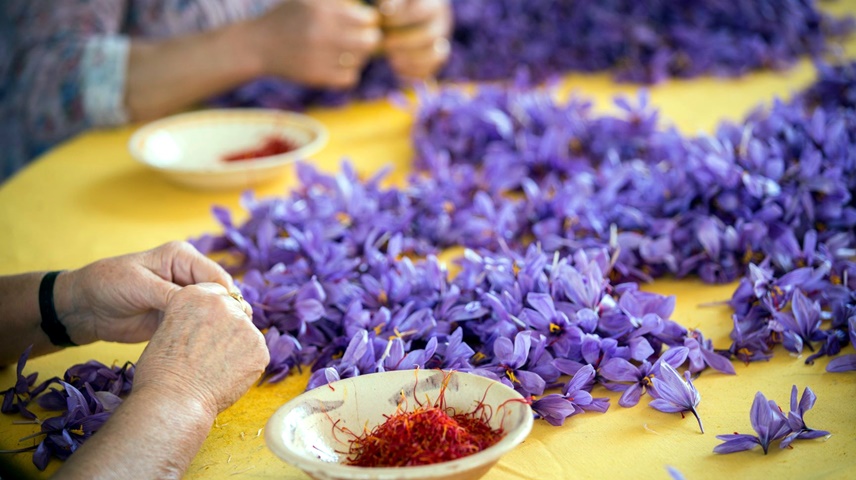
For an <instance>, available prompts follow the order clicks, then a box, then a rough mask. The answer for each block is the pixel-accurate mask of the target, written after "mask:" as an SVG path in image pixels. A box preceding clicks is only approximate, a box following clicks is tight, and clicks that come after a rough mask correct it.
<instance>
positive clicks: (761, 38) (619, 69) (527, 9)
mask: <svg viewBox="0 0 856 480" xmlns="http://www.w3.org/2000/svg"><path fill="white" fill-rule="evenodd" d="M452 8H453V14H454V19H455V26H454V30H453V33H452V42H451V43H452V50H451V57H450V59H449V62H448V64H447V66H446V67H445V69H444V70H443V71H442V72H441V74H440V78H441V79H444V80H453V81H467V80H470V81H473V80H499V79H506V78H510V77H512V76H513V75H514V74H515V72H517V71H518V69H519V68H524V69H527V70H528V71H529V72H530V73H531V74H532V75H533V78H535V79H537V80H539V81H540V80H545V79H547V78H549V77H551V76H553V75H556V74H560V73H565V72H569V71H583V72H594V71H604V70H611V71H612V72H614V73H615V77H616V78H617V79H619V80H625V81H633V82H641V83H656V82H659V81H661V80H664V79H665V78H669V77H678V78H687V77H696V76H699V75H722V76H737V75H742V74H745V73H746V72H749V71H752V70H757V69H762V68H773V69H781V68H785V67H787V66H790V65H791V64H792V63H793V62H794V61H795V60H796V59H797V58H798V57H800V56H803V55H812V56H816V55H820V54H822V53H824V52H825V51H826V50H827V47H826V40H827V38H828V37H832V36H840V35H844V34H846V33H848V32H849V31H850V30H851V29H852V19H844V20H836V19H833V18H830V17H828V16H826V15H824V14H822V13H821V12H820V11H819V10H818V9H817V7H816V5H815V2H814V1H811V0H787V1H778V2H770V1H758V2H743V1H739V0H728V1H721V0H703V1H701V0H700V1H683V2H678V3H675V2H661V1H656V0H605V1H599V2H574V1H568V0H566V1H556V0H493V1H490V2H485V1H481V0H456V1H454V2H452ZM398 87H399V85H398V83H397V81H396V79H395V76H394V74H393V73H392V70H391V69H390V67H389V65H388V64H387V63H386V62H385V61H383V60H376V61H373V62H372V63H370V64H369V65H368V67H367V68H366V69H365V70H364V72H363V75H362V78H361V81H360V83H359V85H358V87H357V88H356V89H354V90H353V91H345V92H342V91H332V90H324V89H311V88H304V87H301V86H299V85H296V84H293V83H287V82H283V81H280V80H276V79H264V80H259V81H256V82H252V83H250V84H247V85H245V86H243V87H241V88H238V89H236V90H235V91H233V92H231V93H230V94H228V95H225V96H223V97H220V98H219V99H217V100H215V103H218V104H221V105H227V106H248V105H251V106H264V107H271V108H288V109H299V108H303V107H306V106H308V105H315V104H321V105H337V104H342V103H345V102H347V101H348V100H349V99H350V98H377V97H380V96H382V95H384V94H386V93H388V92H390V91H392V90H394V89H396V88H398Z"/></svg>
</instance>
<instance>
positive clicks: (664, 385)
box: [648, 362, 704, 433]
mask: <svg viewBox="0 0 856 480" xmlns="http://www.w3.org/2000/svg"><path fill="white" fill-rule="evenodd" d="M684 377H686V381H684V379H683V378H681V375H680V374H679V373H678V371H677V370H675V369H674V367H672V366H671V365H669V364H668V363H666V362H663V363H662V364H661V365H660V376H659V377H654V378H652V379H651V387H652V391H651V392H650V393H651V395H652V396H655V397H657V398H655V399H654V400H652V401H651V403H649V404H648V405H650V406H652V407H654V408H656V409H657V410H659V411H661V412H666V413H680V414H681V415H683V413H684V412H691V413H692V414H693V416H695V417H696V420H698V428H699V430H701V433H704V426H702V423H701V417H699V415H698V411H697V410H696V407H698V404H699V402H700V401H701V395H700V394H699V393H698V390H696V388H695V385H693V381H692V378H691V377H690V372H689V371H686V372H684Z"/></svg>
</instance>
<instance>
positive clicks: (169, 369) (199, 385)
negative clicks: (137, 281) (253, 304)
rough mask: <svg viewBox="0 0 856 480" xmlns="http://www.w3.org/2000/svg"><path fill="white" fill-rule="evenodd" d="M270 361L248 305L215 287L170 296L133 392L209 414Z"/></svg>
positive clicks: (139, 366)
mask: <svg viewBox="0 0 856 480" xmlns="http://www.w3.org/2000/svg"><path fill="white" fill-rule="evenodd" d="M268 361H269V356H268V350H267V347H266V346H265V340H264V336H263V335H262V334H261V332H260V331H259V330H258V328H256V327H255V326H254V325H253V323H252V319H251V314H250V308H249V305H248V304H247V303H246V302H245V301H244V300H243V299H241V298H240V297H232V296H230V294H229V292H228V290H226V289H225V288H224V287H223V286H222V285H218V284H215V283H202V284H199V285H191V286H188V287H184V288H182V289H180V290H176V291H174V292H172V293H171V294H170V299H169V304H168V306H167V309H166V312H165V313H164V318H163V322H162V323H161V325H160V327H159V328H158V330H157V331H156V332H155V334H154V336H152V339H151V341H149V344H148V345H147V346H146V349H145V351H144V352H143V355H142V356H141V357H140V361H139V362H138V363H137V368H136V371H135V376H134V391H135V392H136V391H138V390H148V391H149V392H150V393H151V392H153V391H154V392H159V393H160V394H161V395H167V396H171V395H182V396H187V397H189V398H191V399H193V400H194V401H196V402H199V404H200V405H202V406H203V408H204V409H205V410H206V411H208V412H209V413H210V414H211V415H216V414H217V413H219V412H221V411H223V410H224V409H225V408H226V407H228V406H230V405H232V404H233V403H235V401H237V400H238V398H240V397H241V395H243V394H244V393H245V392H246V391H247V390H248V389H249V388H250V386H251V385H252V384H253V382H254V381H255V380H257V379H258V378H259V376H260V375H261V373H262V372H263V371H264V369H265V367H266V366H267V364H268Z"/></svg>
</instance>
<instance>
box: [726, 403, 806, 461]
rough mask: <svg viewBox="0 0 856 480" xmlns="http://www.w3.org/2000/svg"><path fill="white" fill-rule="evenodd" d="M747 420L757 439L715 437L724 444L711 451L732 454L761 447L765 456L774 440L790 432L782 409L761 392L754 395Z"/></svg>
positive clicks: (741, 436)
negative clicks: (750, 423)
mask: <svg viewBox="0 0 856 480" xmlns="http://www.w3.org/2000/svg"><path fill="white" fill-rule="evenodd" d="M749 420H750V421H751V422H752V428H753V429H754V430H755V433H757V434H758V436H757V437H756V436H755V435H748V434H740V433H735V434H728V435H717V436H716V438H717V439H719V440H723V442H724V443H721V444H719V445H717V446H716V447H715V448H714V449H713V451H714V452H715V453H734V452H740V451H743V450H750V449H752V448H755V446H757V445H761V448H763V449H764V454H765V455H766V454H767V451H768V450H769V448H770V444H771V443H772V442H773V441H774V440H777V439H779V438H782V437H784V436H785V435H787V434H788V433H789V432H790V428H789V427H788V420H787V418H785V415H784V414H783V413H782V409H781V408H779V406H778V405H776V402H774V401H772V400H769V401H768V400H767V398H766V397H764V394H763V393H761V392H758V393H756V394H755V400H754V401H753V402H752V409H751V410H750V412H749Z"/></svg>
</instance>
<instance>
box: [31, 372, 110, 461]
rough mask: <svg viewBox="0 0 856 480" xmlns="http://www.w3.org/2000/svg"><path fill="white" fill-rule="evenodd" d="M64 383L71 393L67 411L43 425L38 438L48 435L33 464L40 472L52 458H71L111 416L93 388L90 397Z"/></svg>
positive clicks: (67, 399)
mask: <svg viewBox="0 0 856 480" xmlns="http://www.w3.org/2000/svg"><path fill="white" fill-rule="evenodd" d="M60 383H62V386H63V387H65V392H66V394H67V397H66V402H67V403H66V407H67V411H66V412H65V413H63V414H62V415H60V416H57V417H52V418H49V419H47V420H45V421H44V422H42V427H41V431H40V432H39V433H38V435H45V438H44V439H43V440H42V441H41V443H39V445H38V447H36V450H35V452H34V453H33V463H34V464H35V465H36V467H37V468H38V469H39V470H44V469H45V467H47V464H48V462H49V461H50V458H51V456H52V455H53V456H55V457H57V458H59V459H60V460H65V459H66V458H68V456H69V455H71V454H72V453H74V451H75V450H77V449H78V448H79V447H80V445H81V444H82V443H83V442H84V441H85V440H86V439H87V438H89V437H90V436H92V434H93V433H95V432H96V431H97V430H98V429H99V428H101V426H102V425H104V422H106V421H107V419H108V418H110V415H111V410H112V409H111V410H108V409H106V408H105V406H104V404H103V403H102V402H101V400H99V398H98V397H97V396H95V395H94V394H93V393H94V392H92V390H91V389H90V391H89V393H90V395H89V396H88V398H87V396H85V395H84V394H83V393H81V392H80V390H78V389H76V388H74V387H73V386H72V385H70V384H68V383H65V382H60Z"/></svg>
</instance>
